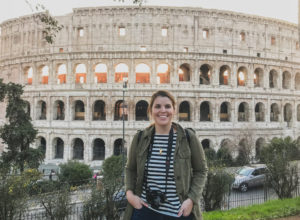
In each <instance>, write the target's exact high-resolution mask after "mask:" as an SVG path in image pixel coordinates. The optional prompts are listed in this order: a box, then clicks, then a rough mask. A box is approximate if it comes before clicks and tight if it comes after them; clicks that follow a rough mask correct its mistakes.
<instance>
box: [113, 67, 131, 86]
mask: <svg viewBox="0 0 300 220" xmlns="http://www.w3.org/2000/svg"><path fill="white" fill-rule="evenodd" d="M128 73H129V68H128V65H127V64H125V63H119V64H117V65H116V66H115V82H116V83H121V82H124V81H127V79H128Z"/></svg>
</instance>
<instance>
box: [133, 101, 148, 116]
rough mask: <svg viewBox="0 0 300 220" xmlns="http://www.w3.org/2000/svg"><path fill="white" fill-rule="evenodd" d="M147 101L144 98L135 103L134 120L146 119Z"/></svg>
mask: <svg viewBox="0 0 300 220" xmlns="http://www.w3.org/2000/svg"><path fill="white" fill-rule="evenodd" d="M147 110H148V103H147V102H146V101H144V100H141V101H139V102H138V103H136V106H135V120H136V121H148V120H149V118H148V114H147Z"/></svg>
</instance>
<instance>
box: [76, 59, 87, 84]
mask: <svg viewBox="0 0 300 220" xmlns="http://www.w3.org/2000/svg"><path fill="white" fill-rule="evenodd" d="M86 75H87V69H86V65H85V64H83V63H80V64H76V65H75V83H80V84H83V83H86Z"/></svg>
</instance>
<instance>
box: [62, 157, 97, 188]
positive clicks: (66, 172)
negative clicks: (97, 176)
mask: <svg viewBox="0 0 300 220" xmlns="http://www.w3.org/2000/svg"><path fill="white" fill-rule="evenodd" d="M59 166H60V174H59V175H58V177H59V181H60V182H67V183H69V184H70V185H71V186H80V185H83V184H86V183H88V182H89V181H90V180H91V178H92V175H93V172H92V170H91V169H90V167H89V166H88V165H86V164H84V163H80V162H78V161H69V162H68V163H65V164H61V165H59Z"/></svg>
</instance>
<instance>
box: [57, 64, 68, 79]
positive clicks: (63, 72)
mask: <svg viewBox="0 0 300 220" xmlns="http://www.w3.org/2000/svg"><path fill="white" fill-rule="evenodd" d="M56 74H57V84H65V83H66V82H67V66H66V64H64V63H60V64H57V67H56Z"/></svg>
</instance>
